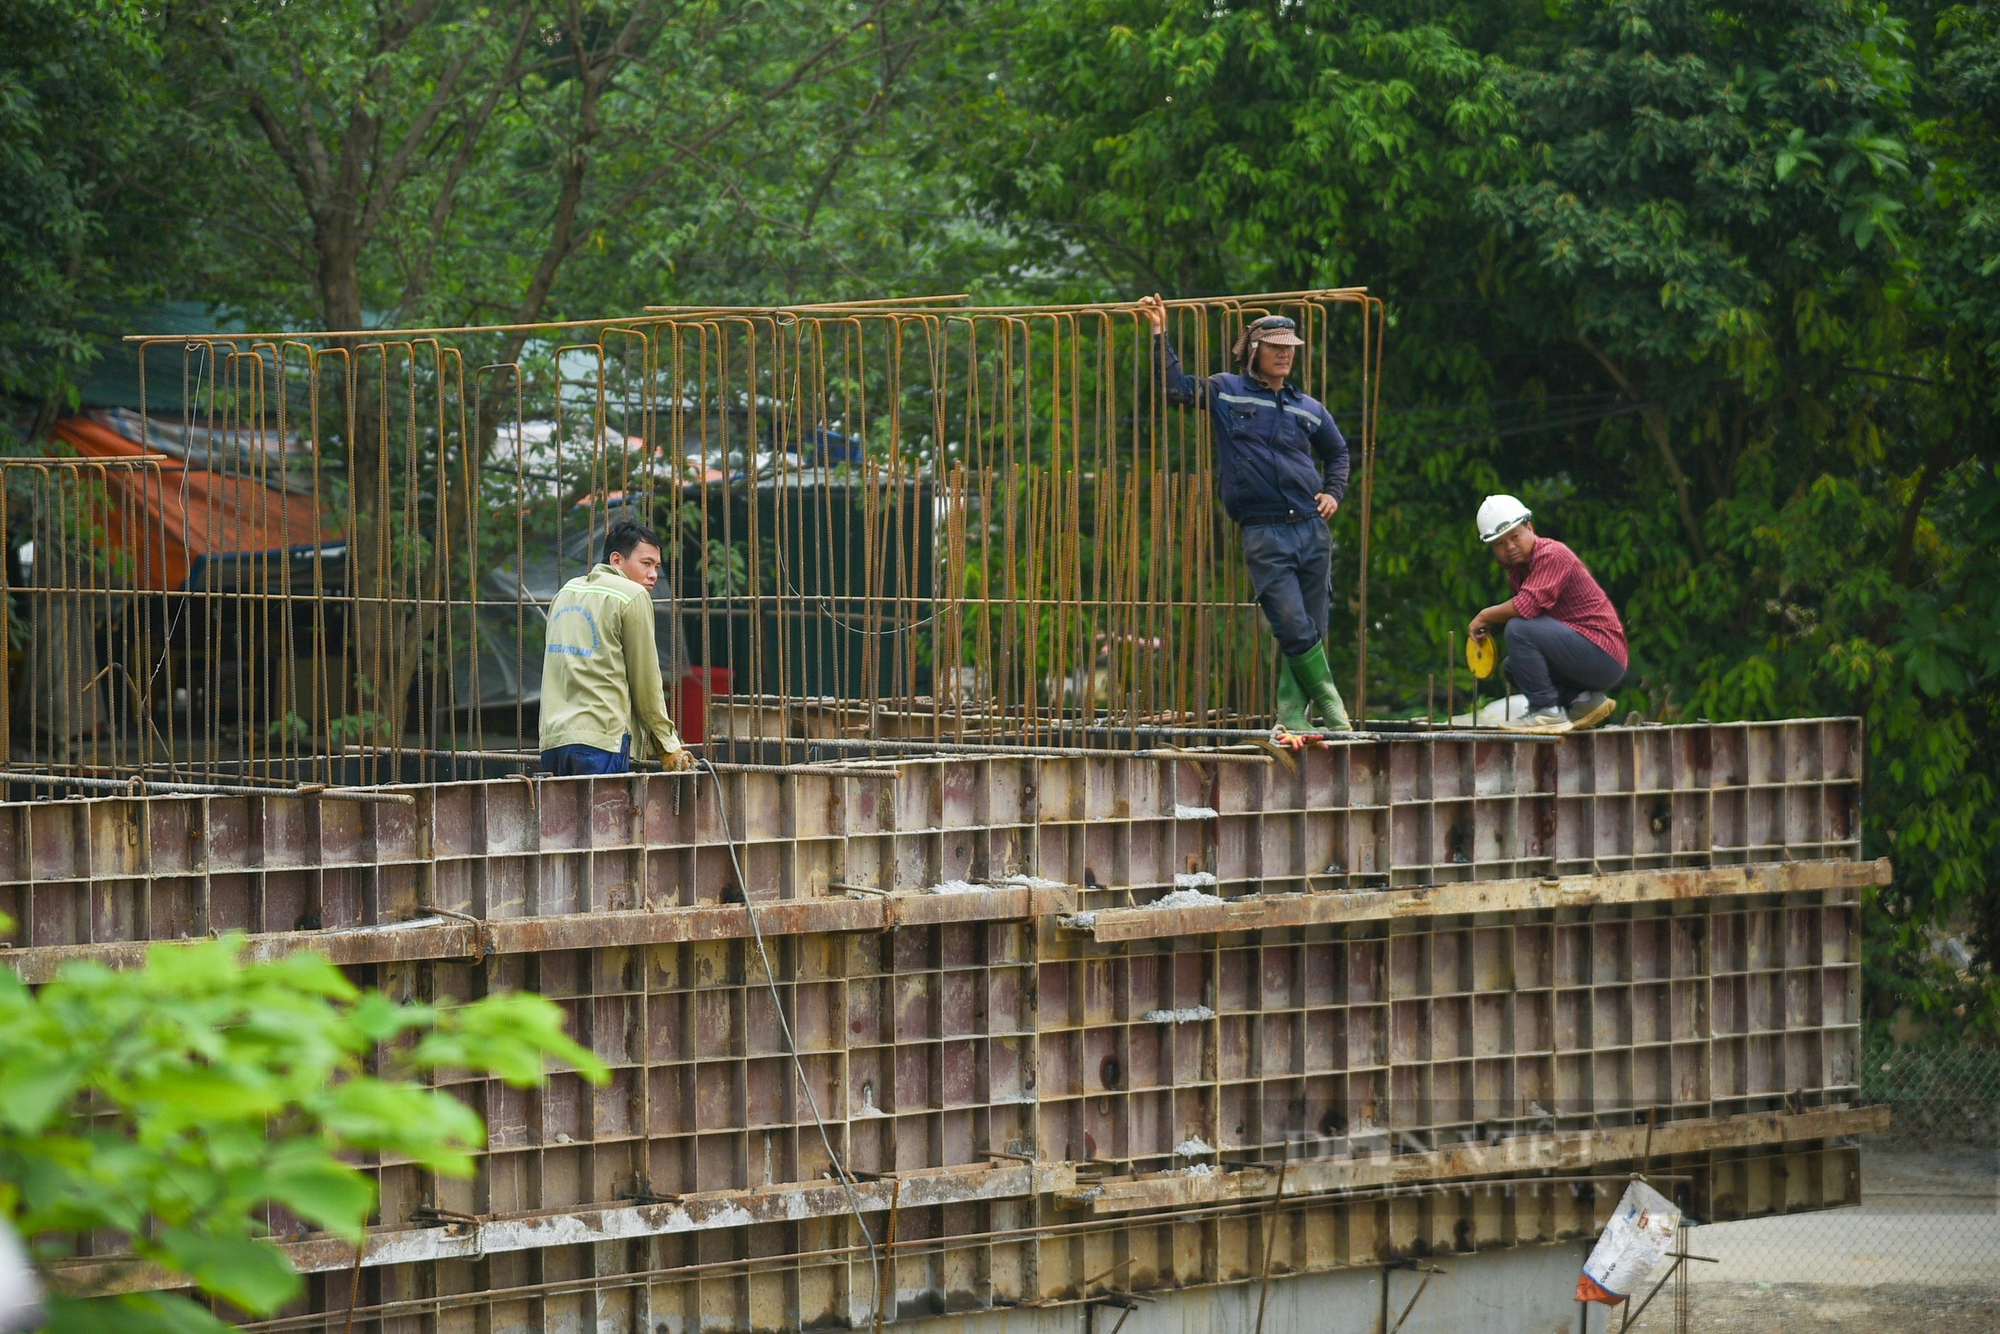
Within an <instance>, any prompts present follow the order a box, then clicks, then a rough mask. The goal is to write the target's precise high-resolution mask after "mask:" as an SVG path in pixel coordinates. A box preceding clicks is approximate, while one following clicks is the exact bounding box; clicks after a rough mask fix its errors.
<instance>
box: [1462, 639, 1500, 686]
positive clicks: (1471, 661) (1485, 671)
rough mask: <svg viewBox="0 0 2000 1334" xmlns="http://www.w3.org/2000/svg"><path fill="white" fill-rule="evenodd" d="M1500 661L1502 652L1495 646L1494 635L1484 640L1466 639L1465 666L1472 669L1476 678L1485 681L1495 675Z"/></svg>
mask: <svg viewBox="0 0 2000 1334" xmlns="http://www.w3.org/2000/svg"><path fill="white" fill-rule="evenodd" d="M1499 661H1500V650H1499V649H1498V648H1496V647H1495V646H1494V643H1493V636H1492V635H1490V634H1489V635H1487V636H1486V638H1484V639H1473V638H1472V637H1470V636H1467V637H1466V641H1465V665H1466V666H1468V667H1470V668H1471V669H1472V674H1473V675H1474V676H1476V677H1478V678H1479V679H1480V680H1482V681H1484V680H1485V679H1486V678H1487V677H1489V676H1491V675H1493V668H1494V667H1495V666H1496V665H1497V664H1498V663H1499Z"/></svg>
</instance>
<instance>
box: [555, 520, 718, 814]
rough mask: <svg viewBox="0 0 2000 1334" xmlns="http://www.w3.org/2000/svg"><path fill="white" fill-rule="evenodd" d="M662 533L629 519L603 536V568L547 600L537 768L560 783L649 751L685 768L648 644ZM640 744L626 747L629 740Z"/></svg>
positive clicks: (687, 757)
mask: <svg viewBox="0 0 2000 1334" xmlns="http://www.w3.org/2000/svg"><path fill="white" fill-rule="evenodd" d="M660 564H661V555H660V536H659V534H658V533H655V532H654V531H653V530H652V529H650V528H647V527H645V526H644V525H643V524H637V523H633V522H631V521H630V520H626V521H624V522H621V523H618V524H615V525H614V526H613V527H612V529H611V531H610V532H609V533H608V534H606V535H605V538H604V563H603V564H601V565H599V566H597V567H596V568H594V569H593V570H591V572H590V573H589V574H586V575H583V576H581V577H579V578H576V579H572V580H570V581H569V582H568V583H566V584H564V585H563V586H562V591H561V592H559V593H557V594H556V596H555V600H554V601H553V602H551V603H550V604H549V624H548V651H547V654H546V655H545V657H544V659H543V666H542V768H544V769H546V770H547V771H548V772H550V773H552V774H555V775H557V776H559V777H567V776H573V775H577V774H622V773H629V772H630V771H631V768H632V761H633V760H634V759H644V758H645V757H646V756H647V754H648V753H649V747H651V748H654V749H657V750H658V751H659V753H660V757H661V763H662V765H663V767H665V768H667V769H692V768H693V767H694V756H693V754H692V753H690V752H689V751H688V749H687V748H686V747H685V746H683V745H681V738H680V734H679V733H678V732H676V731H675V730H674V722H673V719H671V718H669V717H668V716H667V697H666V690H665V688H664V686H663V685H662V684H661V681H660V651H659V648H658V646H657V645H656V644H655V643H654V640H653V585H654V584H657V583H658V582H659V581H660ZM635 738H636V740H637V742H638V745H637V747H636V752H635V747H634V745H633V742H634V740H635Z"/></svg>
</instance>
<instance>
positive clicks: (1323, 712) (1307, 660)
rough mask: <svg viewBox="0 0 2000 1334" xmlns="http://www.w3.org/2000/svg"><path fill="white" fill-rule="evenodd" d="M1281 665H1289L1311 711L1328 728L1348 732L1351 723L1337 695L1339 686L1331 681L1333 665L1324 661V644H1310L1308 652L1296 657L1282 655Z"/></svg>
mask: <svg viewBox="0 0 2000 1334" xmlns="http://www.w3.org/2000/svg"><path fill="white" fill-rule="evenodd" d="M1285 665H1286V666H1287V667H1289V668H1291V669H1292V676H1293V678H1294V679H1296V680H1297V681H1298V683H1299V688H1300V689H1301V690H1303V691H1305V693H1306V699H1307V700H1308V701H1310V702H1311V704H1312V707H1313V711H1314V712H1316V713H1318V714H1319V720H1320V723H1321V725H1323V726H1324V727H1325V728H1326V729H1327V730H1328V731H1329V732H1349V731H1352V730H1353V729H1354V723H1353V721H1352V720H1351V719H1349V718H1348V716H1347V702H1346V701H1345V700H1343V699H1341V697H1340V689H1339V687H1338V686H1336V685H1334V683H1333V668H1332V667H1330V666H1328V665H1327V661H1326V645H1324V644H1314V645H1313V647H1312V652H1310V653H1305V654H1301V655H1300V656H1298V657H1296V658H1286V659H1285Z"/></svg>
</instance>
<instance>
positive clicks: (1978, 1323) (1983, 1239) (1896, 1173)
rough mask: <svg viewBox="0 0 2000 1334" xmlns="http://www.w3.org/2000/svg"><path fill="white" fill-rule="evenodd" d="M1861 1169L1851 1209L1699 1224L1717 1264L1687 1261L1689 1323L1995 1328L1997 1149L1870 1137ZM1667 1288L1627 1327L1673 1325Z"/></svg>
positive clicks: (1699, 1235)
mask: <svg viewBox="0 0 2000 1334" xmlns="http://www.w3.org/2000/svg"><path fill="white" fill-rule="evenodd" d="M1861 1174H1862V1175H1861V1193H1862V1199H1863V1201H1864V1203H1863V1204H1862V1205H1861V1207H1860V1208H1857V1209H1840V1210H1834V1211H1830V1212H1827V1213H1819V1214H1797V1215H1793V1216H1790V1217H1786V1218H1765V1219H1755V1220H1752V1221H1749V1222H1742V1223H1720V1224H1714V1225H1710V1226H1707V1227H1698V1228H1695V1229H1694V1230H1693V1232H1692V1233H1691V1234H1690V1243H1691V1245H1690V1249H1691V1250H1692V1251H1693V1252H1694V1253H1695V1254H1697V1255H1707V1256H1712V1257H1714V1258H1715V1259H1716V1260H1717V1262H1718V1263H1715V1264H1712V1265H1711V1264H1702V1265H1696V1266H1695V1267H1694V1279H1695V1282H1694V1283H1693V1284H1692V1285H1691V1294H1690V1296H1691V1303H1690V1310H1691V1318H1690V1321H1689V1328H1690V1329H1695V1330H1720V1329H1744V1330H1809V1331H1815V1332H1817V1334H1917V1332H1918V1331H1923V1334H1933V1332H1934V1331H1943V1330H1948V1331H1952V1334H1959V1332H1960V1331H1965V1332H1967V1334H1971V1332H1975V1331H1976V1332H1978V1334H1986V1332H1989V1331H1991V1332H1992V1334H2000V1154H1996V1153H1995V1151H1994V1150H1992V1149H1971V1148H1916V1147H1912V1146H1910V1145H1907V1144H1904V1145H1868V1146H1865V1147H1864V1148H1863V1151H1862V1162H1861ZM1673 1297H1674V1294H1673V1292H1672V1291H1671V1290H1669V1291H1666V1292H1662V1293H1661V1294H1660V1296H1659V1298H1658V1300H1656V1301H1655V1302H1654V1303H1653V1304H1652V1306H1651V1307H1650V1308H1649V1309H1648V1310H1647V1311H1646V1313H1645V1314H1644V1315H1643V1316H1641V1317H1640V1318H1639V1319H1638V1320H1635V1321H1634V1322H1632V1326H1631V1328H1632V1329H1633V1330H1646V1331H1648V1332H1649V1334H1666V1332H1667V1331H1671V1330H1672V1329H1673V1328H1674V1317H1673ZM1618 1320H1619V1315H1618V1314H1614V1315H1613V1318H1612V1321H1611V1326H1610V1327H1611V1328H1612V1329H1614V1330H1615V1329H1617V1328H1618ZM1593 1328H1595V1326H1594V1325H1593Z"/></svg>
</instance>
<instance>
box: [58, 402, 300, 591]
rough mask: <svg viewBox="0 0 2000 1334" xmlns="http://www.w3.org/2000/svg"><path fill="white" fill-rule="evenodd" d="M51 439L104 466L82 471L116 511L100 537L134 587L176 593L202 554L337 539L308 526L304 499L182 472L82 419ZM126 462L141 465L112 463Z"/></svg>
mask: <svg viewBox="0 0 2000 1334" xmlns="http://www.w3.org/2000/svg"><path fill="white" fill-rule="evenodd" d="M55 434H56V435H57V436H58V437H59V438H60V439H62V440H64V441H66V442H68V443H69V444H70V445H72V446H74V447H75V448H76V452H77V453H79V454H81V455H83V456H84V457H85V458H88V459H103V460H104V461H105V462H106V463H107V464H110V465H112V466H109V467H106V468H105V469H103V470H101V471H98V470H89V471H94V472H97V477H96V480H99V481H101V482H103V483H104V485H105V489H106V491H107V492H108V493H109V498H110V503H111V505H112V507H113V508H114V510H115V511H116V513H115V514H113V515H111V516H108V517H109V518H110V520H111V521H110V522H109V524H107V525H106V528H107V539H108V541H109V544H110V546H111V547H112V548H113V549H115V550H117V551H119V552H121V553H122V554H123V555H124V556H125V557H126V570H127V572H128V574H127V577H128V580H129V582H130V583H131V584H132V586H134V587H138V588H152V589H160V590H163V591H168V590H174V589H179V588H182V587H184V586H185V585H186V584H187V581H188V573H189V571H190V570H191V569H192V568H193V567H194V563H195V562H196V561H198V560H200V559H201V558H202V557H203V556H225V555H238V554H243V553H257V552H266V551H282V550H286V549H288V548H291V547H302V546H312V545H315V544H316V543H318V542H322V541H326V540H327V539H330V538H335V537H338V536H339V526H338V525H337V524H336V523H334V522H333V520H332V519H331V518H330V517H326V516H322V517H321V518H320V520H319V521H318V522H315V516H314V513H313V500H312V497H311V496H300V495H293V494H291V493H290V492H288V491H285V490H284V489H283V488H281V487H277V486H267V485H266V484H265V483H264V482H262V481H260V480H259V479H257V478H255V477H244V476H236V475H233V474H230V473H220V472H210V471H207V470H205V469H201V468H190V467H189V466H188V465H187V464H186V463H184V462H183V461H182V460H180V459H177V458H173V457H171V456H169V455H166V454H161V453H158V452H156V451H154V450H149V449H146V448H145V447H143V446H141V445H139V444H136V443H134V442H133V441H131V440H128V439H126V438H125V437H124V436H122V435H120V434H119V433H118V432H116V431H114V430H112V429H111V428H110V427H108V426H103V425H100V424H99V423H97V422H94V421H92V420H90V419H89V418H88V417H65V418H63V419H62V420H61V421H58V422H57V423H56V427H55ZM127 459H132V460H138V459H144V460H145V463H144V464H143V465H141V466H120V465H119V463H118V462H114V461H122V460H127ZM65 466H74V465H65Z"/></svg>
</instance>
